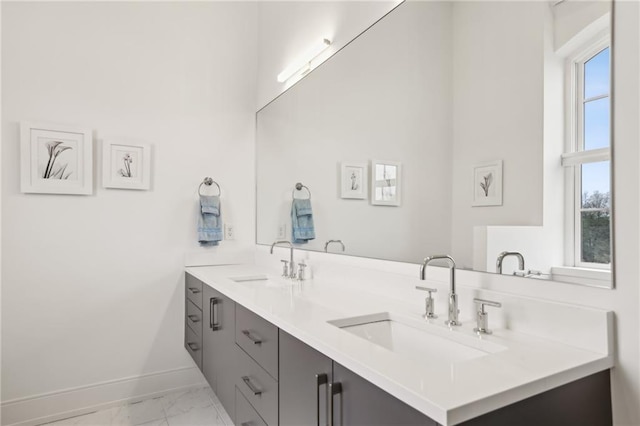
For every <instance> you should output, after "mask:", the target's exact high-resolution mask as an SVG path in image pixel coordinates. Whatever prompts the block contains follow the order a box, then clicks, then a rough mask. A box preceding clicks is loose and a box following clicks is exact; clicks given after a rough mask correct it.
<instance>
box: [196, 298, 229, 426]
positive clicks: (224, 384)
mask: <svg viewBox="0 0 640 426" xmlns="http://www.w3.org/2000/svg"><path fill="white" fill-rule="evenodd" d="M202 304H203V314H204V321H203V326H202V372H203V373H204V376H205V378H206V379H207V381H208V382H209V385H210V386H211V389H213V391H214V392H215V394H216V395H217V396H218V399H219V400H220V402H221V403H222V405H223V406H224V408H225V410H227V413H228V414H229V416H231V418H232V419H233V417H234V413H235V371H236V345H235V308H236V304H235V302H234V301H233V300H231V299H229V298H228V297H227V296H225V295H223V294H222V293H220V292H218V291H216V290H214V289H212V288H211V287H209V286H207V285H205V286H203V301H202Z"/></svg>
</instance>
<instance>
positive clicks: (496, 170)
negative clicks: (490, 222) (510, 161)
mask: <svg viewBox="0 0 640 426" xmlns="http://www.w3.org/2000/svg"><path fill="white" fill-rule="evenodd" d="M471 205H472V206H474V207H480V206H501V205H502V160H497V161H490V162H487V163H480V164H476V165H475V166H473V201H472V204H471Z"/></svg>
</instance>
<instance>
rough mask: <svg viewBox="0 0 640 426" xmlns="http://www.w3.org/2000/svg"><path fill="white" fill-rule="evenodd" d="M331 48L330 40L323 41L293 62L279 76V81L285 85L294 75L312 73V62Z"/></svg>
mask: <svg viewBox="0 0 640 426" xmlns="http://www.w3.org/2000/svg"><path fill="white" fill-rule="evenodd" d="M329 46H331V40H329V39H328V38H325V39H322V41H321V42H320V43H318V44H316V45H315V46H313V47H312V48H311V49H309V51H307V52H306V53H305V54H304V55H302V56H300V59H299V60H297V61H295V62H293V63H292V64H291V65H289V66H288V67H287V68H285V69H284V71H282V72H281V73H280V74H278V81H279V82H280V83H284V82H285V81H287V80H289V79H290V78H291V77H293V76H294V75H304V74H306V73H308V72H309V71H311V61H313V60H314V59H315V58H317V57H318V55H320V54H321V53H322V52H324V50H325V49H326V48H327V47H329Z"/></svg>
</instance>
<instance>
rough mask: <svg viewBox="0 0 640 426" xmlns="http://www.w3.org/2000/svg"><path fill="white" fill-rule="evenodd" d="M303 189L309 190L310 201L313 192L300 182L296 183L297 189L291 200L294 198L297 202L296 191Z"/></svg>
mask: <svg viewBox="0 0 640 426" xmlns="http://www.w3.org/2000/svg"><path fill="white" fill-rule="evenodd" d="M302 188H304V189H306V190H307V193H308V194H309V197H308V198H309V200H310V199H311V191H310V190H309V188H307V187H306V186H304V185H303V184H301V183H300V182H298V183H296V189H294V190H292V191H291V198H293V199H294V200H295V199H296V190H298V191H301V190H302Z"/></svg>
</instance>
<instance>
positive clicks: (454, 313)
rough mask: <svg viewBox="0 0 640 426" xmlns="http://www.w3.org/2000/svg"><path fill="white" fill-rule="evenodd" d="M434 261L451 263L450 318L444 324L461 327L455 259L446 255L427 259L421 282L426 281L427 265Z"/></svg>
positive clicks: (422, 269) (424, 263) (423, 263)
mask: <svg viewBox="0 0 640 426" xmlns="http://www.w3.org/2000/svg"><path fill="white" fill-rule="evenodd" d="M433 260H446V261H447V262H448V263H449V273H450V279H449V315H448V317H449V318H448V319H447V321H445V322H444V323H445V324H447V325H449V326H453V325H460V324H461V323H460V321H459V320H458V314H459V313H460V311H459V310H458V295H457V294H456V262H455V260H453V257H451V256H449V255H446V254H437V255H434V256H429V257H427V258H425V259H424V262H422V266H421V267H420V279H421V280H424V279H425V275H426V273H427V265H428V264H429V263H430V262H431V261H433Z"/></svg>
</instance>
